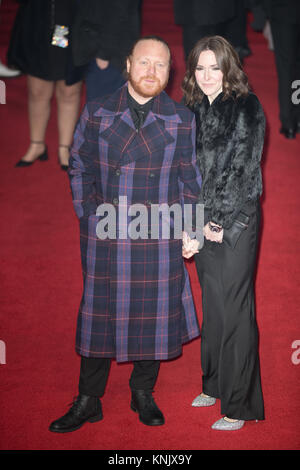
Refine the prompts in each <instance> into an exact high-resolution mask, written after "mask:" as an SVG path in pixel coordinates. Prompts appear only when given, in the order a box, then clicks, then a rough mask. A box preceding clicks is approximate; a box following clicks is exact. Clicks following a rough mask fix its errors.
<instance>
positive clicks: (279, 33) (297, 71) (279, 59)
mask: <svg viewBox="0 0 300 470" xmlns="http://www.w3.org/2000/svg"><path fill="white" fill-rule="evenodd" d="M270 24H271V30H272V37H273V42H274V53H275V61H276V70H277V76H278V98H279V108H280V114H279V118H280V121H281V124H282V126H283V127H286V128H294V127H295V126H296V125H297V123H300V104H295V103H293V101H292V95H293V93H294V92H295V89H293V88H292V83H293V82H294V81H295V80H300V25H299V24H288V23H281V22H280V21H275V20H271V21H270ZM297 88H299V86H298V87H297ZM298 96H299V93H298Z"/></svg>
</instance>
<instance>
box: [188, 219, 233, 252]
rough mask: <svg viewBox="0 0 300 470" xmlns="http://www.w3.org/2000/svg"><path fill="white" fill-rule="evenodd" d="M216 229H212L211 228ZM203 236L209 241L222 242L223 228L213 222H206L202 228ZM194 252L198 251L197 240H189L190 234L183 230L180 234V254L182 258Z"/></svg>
mask: <svg viewBox="0 0 300 470" xmlns="http://www.w3.org/2000/svg"><path fill="white" fill-rule="evenodd" d="M214 227H215V228H216V230H218V231H214V230H213V228H214ZM203 234H204V236H205V238H206V239H207V240H209V241H211V242H215V243H222V241H223V234H224V230H223V229H222V228H221V227H220V226H219V225H217V224H215V223H213V222H208V223H207V224H206V225H205V226H204V228H203ZM195 253H199V242H198V240H196V239H194V240H191V238H190V236H189V235H188V234H187V233H186V232H183V235H182V256H183V257H184V258H187V259H189V258H191V257H192V256H194V254H195Z"/></svg>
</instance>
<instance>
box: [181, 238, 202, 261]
mask: <svg viewBox="0 0 300 470" xmlns="http://www.w3.org/2000/svg"><path fill="white" fill-rule="evenodd" d="M195 253H199V242H198V240H196V239H194V240H191V238H190V237H189V235H188V234H187V233H186V232H183V234H182V256H183V257H184V258H187V259H188V258H191V257H192V256H194V254H195Z"/></svg>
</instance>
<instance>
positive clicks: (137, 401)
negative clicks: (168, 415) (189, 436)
mask: <svg viewBox="0 0 300 470" xmlns="http://www.w3.org/2000/svg"><path fill="white" fill-rule="evenodd" d="M130 407H131V409H132V410H133V411H135V412H136V413H138V414H139V419H140V421H141V422H142V423H143V424H146V425H147V426H161V425H162V424H164V423H165V419H164V415H163V414H162V412H161V411H160V409H159V408H158V406H157V405H156V403H155V401H154V398H153V397H152V391H151V390H132V394H131V405H130Z"/></svg>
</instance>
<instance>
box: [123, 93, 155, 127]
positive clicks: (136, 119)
mask: <svg viewBox="0 0 300 470" xmlns="http://www.w3.org/2000/svg"><path fill="white" fill-rule="evenodd" d="M127 99H128V105H129V109H130V113H131V117H132V120H133V123H134V125H135V128H136V130H139V129H140V128H141V127H142V125H143V124H144V122H145V120H146V117H147V115H148V113H149V111H150V109H151V108H152V104H153V100H154V98H151V100H149V101H147V103H145V104H140V103H138V102H137V101H136V100H135V99H134V98H133V97H132V96H131V94H130V93H129V91H127Z"/></svg>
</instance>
